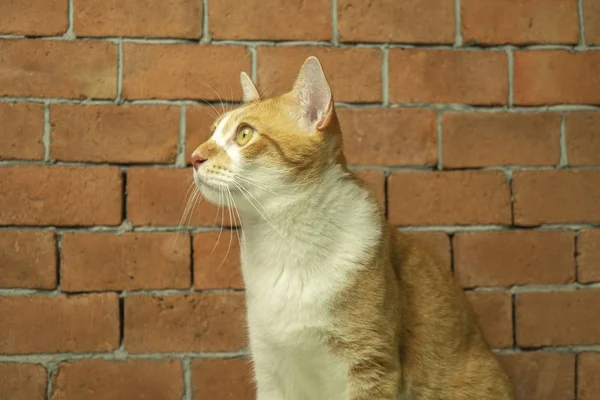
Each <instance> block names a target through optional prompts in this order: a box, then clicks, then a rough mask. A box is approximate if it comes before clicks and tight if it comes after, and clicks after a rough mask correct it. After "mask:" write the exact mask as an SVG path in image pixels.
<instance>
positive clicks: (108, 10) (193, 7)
mask: <svg viewBox="0 0 600 400" xmlns="http://www.w3.org/2000/svg"><path fill="white" fill-rule="evenodd" d="M73 17H74V24H75V27H74V30H75V34H76V35H78V36H145V37H178V38H189V39H198V38H200V36H201V34H202V22H201V21H202V0H173V1H168V2H166V1H162V0H128V1H118V2H106V1H103V0H77V2H75V9H74V13H73Z"/></svg>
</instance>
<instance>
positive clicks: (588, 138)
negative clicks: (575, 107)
mask: <svg viewBox="0 0 600 400" xmlns="http://www.w3.org/2000/svg"><path fill="white" fill-rule="evenodd" d="M565 132H566V136H567V159H568V160H569V164H570V165H600V134H598V133H599V132H600V112H577V113H568V114H566V115H565Z"/></svg>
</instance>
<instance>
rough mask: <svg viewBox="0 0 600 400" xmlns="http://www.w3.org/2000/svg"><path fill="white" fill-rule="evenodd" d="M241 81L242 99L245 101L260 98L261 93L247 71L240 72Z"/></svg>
mask: <svg viewBox="0 0 600 400" xmlns="http://www.w3.org/2000/svg"><path fill="white" fill-rule="evenodd" d="M240 82H241V83H242V91H243V94H242V100H243V101H244V103H247V102H249V101H254V100H258V99H259V98H260V94H259V93H258V90H257V89H256V86H254V83H253V82H252V79H250V77H249V76H248V74H247V73H245V72H241V73H240Z"/></svg>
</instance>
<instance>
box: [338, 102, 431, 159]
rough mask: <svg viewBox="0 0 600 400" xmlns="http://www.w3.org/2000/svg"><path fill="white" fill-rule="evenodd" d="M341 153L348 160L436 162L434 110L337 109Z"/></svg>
mask: <svg viewBox="0 0 600 400" xmlns="http://www.w3.org/2000/svg"><path fill="white" fill-rule="evenodd" d="M337 114H338V118H339V120H340V126H341V128H342V133H343V134H344V154H345V156H346V160H347V161H348V163H350V164H363V165H365V164H366V165H433V164H436V163H437V122H436V113H435V112H434V111H431V110H420V109H407V108H404V109H403V108H362V109H349V108H339V109H338V110H337Z"/></svg>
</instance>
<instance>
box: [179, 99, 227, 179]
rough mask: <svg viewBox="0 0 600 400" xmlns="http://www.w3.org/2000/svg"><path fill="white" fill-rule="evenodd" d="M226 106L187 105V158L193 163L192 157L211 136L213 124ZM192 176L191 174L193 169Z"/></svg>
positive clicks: (187, 160)
mask: <svg viewBox="0 0 600 400" xmlns="http://www.w3.org/2000/svg"><path fill="white" fill-rule="evenodd" d="M224 110H225V108H224V107H221V106H215V109H213V108H211V107H210V106H193V107H186V110H185V118H186V125H185V128H186V135H185V160H186V162H187V163H188V164H190V165H191V162H190V157H191V156H192V153H193V152H194V150H196V148H197V147H198V146H200V145H201V144H202V143H204V142H206V141H207V140H208V139H209V138H210V136H211V133H212V131H211V125H212V123H213V122H214V121H215V120H216V119H217V118H218V116H219V115H220V114H221V113H222V112H224ZM189 172H190V176H191V173H192V172H191V170H190V171H189Z"/></svg>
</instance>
